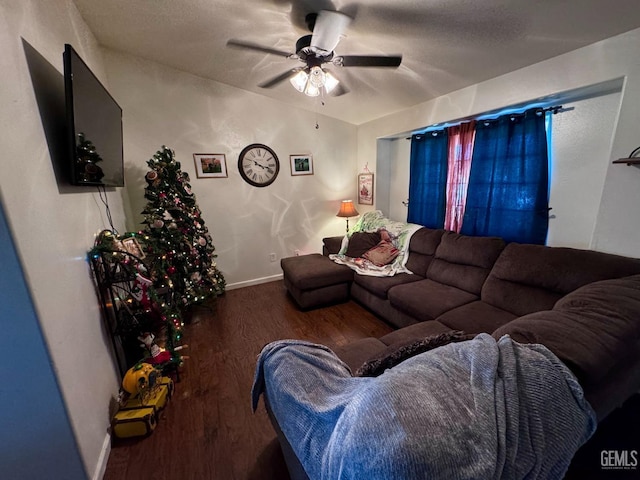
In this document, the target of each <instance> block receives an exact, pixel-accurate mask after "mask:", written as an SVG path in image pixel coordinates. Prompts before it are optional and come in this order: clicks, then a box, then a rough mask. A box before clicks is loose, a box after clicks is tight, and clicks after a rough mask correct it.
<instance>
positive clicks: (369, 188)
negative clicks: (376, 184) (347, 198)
mask: <svg viewBox="0 0 640 480" xmlns="http://www.w3.org/2000/svg"><path fill="white" fill-rule="evenodd" d="M358 204H360V205H373V173H360V174H358Z"/></svg>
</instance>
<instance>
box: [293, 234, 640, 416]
mask: <svg viewBox="0 0 640 480" xmlns="http://www.w3.org/2000/svg"><path fill="white" fill-rule="evenodd" d="M356 235H361V236H366V235H371V234H367V233H362V234H356ZM351 241H352V242H354V243H355V242H357V241H360V242H363V244H365V245H366V244H368V242H367V241H366V240H364V241H363V238H360V239H358V238H356V237H352V240H351ZM341 242H342V237H329V238H325V239H323V244H324V245H323V253H324V255H314V256H309V257H310V258H308V259H305V258H303V257H293V258H292V259H283V270H284V271H285V284H286V285H287V288H288V289H289V291H290V292H291V293H292V294H293V295H294V298H296V299H297V300H298V301H299V299H300V298H302V299H303V301H304V299H306V298H309V296H313V295H314V294H315V293H314V291H313V289H311V291H310V290H305V289H304V285H306V284H309V283H310V282H311V283H312V281H310V280H309V279H308V277H309V276H311V277H314V278H315V277H316V276H318V278H321V279H322V281H321V282H320V286H319V287H318V288H319V289H320V290H323V291H325V290H327V289H328V288H338V287H336V286H332V285H330V286H326V285H327V283H329V284H332V283H334V282H335V283H337V284H338V285H339V288H341V289H343V288H344V286H345V285H347V286H348V285H350V297H351V298H353V299H354V300H356V301H357V302H358V303H360V304H362V305H363V306H364V307H366V308H367V309H369V310H371V311H372V312H374V313H375V314H376V315H378V316H379V317H381V318H383V319H384V320H385V321H387V322H388V323H390V324H391V325H393V326H395V327H396V328H398V330H396V331H394V332H392V333H390V334H388V335H385V336H384V337H382V338H365V339H362V340H359V341H356V342H353V343H351V344H349V345H346V346H344V347H341V348H339V349H337V350H336V354H337V355H338V356H339V357H340V358H342V359H343V360H344V361H345V362H346V363H347V364H348V365H349V366H350V367H351V368H352V370H353V371H354V372H355V371H356V370H357V369H358V367H359V366H361V365H362V364H363V363H364V362H366V361H367V360H368V359H370V358H372V357H374V356H376V355H378V356H379V355H380V354H381V353H383V352H385V351H392V350H393V349H394V348H396V347H397V346H399V345H404V344H407V343H408V342H411V341H415V340H417V339H423V338H425V337H429V336H433V335H438V334H441V333H445V332H451V331H463V332H465V333H468V334H478V333H482V332H485V333H489V334H493V335H502V334H504V333H510V334H511V333H513V338H514V339H515V340H518V341H529V342H536V343H542V344H544V345H546V346H547V347H548V348H550V349H551V350H552V351H553V352H554V353H556V355H558V356H559V357H560V358H561V360H563V361H565V362H566V363H567V364H568V365H569V367H570V368H571V369H572V370H573V371H574V373H576V375H577V376H578V378H579V380H581V382H583V383H584V385H583V386H584V388H585V394H586V396H587V398H588V399H590V400H596V401H595V404H594V409H595V410H596V413H597V414H598V418H599V419H602V418H604V417H606V416H607V415H608V414H609V413H610V412H611V411H612V410H613V409H614V408H615V407H617V406H619V405H620V404H621V403H622V402H623V401H624V400H626V399H627V398H628V397H629V396H631V395H632V393H633V392H634V391H635V390H638V389H640V280H638V279H640V277H631V276H633V275H638V274H640V259H636V258H628V257H623V256H619V255H612V254H607V253H602V252H596V251H591V250H580V249H574V248H562V247H545V246H540V245H526V244H517V243H510V244H506V243H505V242H504V241H503V240H502V239H500V238H497V237H470V236H465V235H460V234H457V233H454V232H449V231H444V230H434V229H429V228H421V229H419V230H418V231H416V232H415V233H414V234H413V235H412V237H411V241H410V243H409V256H408V259H407V264H406V265H407V268H408V269H409V270H411V271H412V272H413V274H409V273H401V274H398V275H395V276H393V277H372V276H367V275H359V274H357V273H353V271H351V270H350V269H349V268H348V267H346V266H344V265H337V264H335V263H334V262H332V261H331V260H329V258H327V256H328V255H329V254H332V253H337V252H338V251H339V249H340V245H341ZM307 263H308V267H309V268H304V267H305V266H306V264H307ZM291 266H297V267H299V268H291ZM311 267H312V268H311ZM310 268H311V269H310ZM319 272H322V273H319ZM296 275H299V276H300V277H301V279H298V278H296ZM304 277H307V278H306V279H305V278H304ZM625 277H628V278H626V279H625ZM331 279H333V281H332V280H331ZM615 279H622V280H619V281H617V280H615ZM604 280H610V282H609V283H606V284H605V286H600V285H599V284H596V283H595V282H600V281H604ZM301 282H302V283H301ZM616 282H619V283H616ZM301 285H302V287H303V288H302V291H301V290H300V286H301ZM589 285H593V286H592V287H591V289H592V290H589V289H587V290H586V292H587V293H585V291H584V290H580V289H581V287H585V286H589ZM625 286H626V287H625ZM625 288H626V290H625ZM342 291H343V290H341V292H342ZM621 291H627V293H629V292H630V293H629V294H628V295H627V296H628V297H629V298H627V299H626V300H624V299H621V297H620V292H621ZM572 292H573V294H575V296H569V295H570V294H572ZM589 292H591V293H589ZM594 292H598V293H597V295H596V294H595V293H594ZM603 292H605V293H603ZM607 292H608V293H607ZM297 295H298V296H297ZM578 295H580V296H581V297H580V298H581V299H582V300H581V302H582V304H583V307H584V308H583V309H582V311H581V312H580V313H579V315H581V318H582V319H583V320H582V321H576V320H575V319H574V318H573V317H575V316H576V315H577V314H576V313H575V306H574V307H573V311H572V313H571V314H568V313H567V312H566V311H565V310H566V305H569V304H572V303H571V302H573V300H572V299H574V298H576V296H578ZM313 298H317V297H313ZM346 298H347V297H346V296H345V295H343V294H341V295H340V296H338V297H335V296H334V297H332V300H330V299H329V298H328V297H326V296H324V297H322V300H327V301H329V302H331V301H341V300H344V299H346ZM625 302H626V303H625ZM299 303H300V301H299ZM321 304H322V301H320V305H321ZM307 306H309V305H307ZM311 306H312V307H316V306H318V302H316V303H313V304H312V305H311ZM623 306H624V308H626V309H627V313H626V314H625V315H627V317H628V316H629V313H628V312H629V311H630V312H634V313H635V317H634V318H633V319H631V320H629V319H627V320H624V321H619V322H618V323H616V321H617V320H620V319H619V318H617V317H616V315H617V316H618V317H619V315H620V312H618V311H617V310H616V309H618V308H622V307H623ZM607 315H608V316H609V317H613V320H611V321H610V322H607ZM623 316H624V315H623ZM627 317H624V318H627ZM616 318H617V320H616ZM556 321H560V323H554V322H556ZM523 325H524V326H523ZM542 325H547V327H548V328H546V329H545V330H544V331H540V330H539V327H540V326H542ZM532 326H533V327H535V328H533V329H532V330H531V328H532ZM527 329H529V330H527ZM614 331H615V334H613V333H612V332H614ZM576 335H577V338H579V339H580V340H579V341H577V340H576ZM602 338H609V339H611V340H612V342H611V344H607V342H602V341H599V340H598V339H602ZM621 345H623V347H621ZM567 346H568V347H567ZM592 346H595V350H594V349H593V348H591V347H592ZM598 349H599V350H598ZM611 349H615V350H616V351H615V352H613V353H611V354H610V355H609V356H608V357H607V355H604V357H607V362H604V363H598V362H596V363H597V364H598V365H600V366H599V367H598V369H599V370H603V369H605V368H604V366H603V365H605V364H606V365H607V367H606V369H605V370H606V372H605V373H602V371H600V373H599V374H598V375H592V372H593V370H594V368H596V365H594V362H592V361H591V362H589V361H588V359H589V358H591V357H593V358H598V355H597V352H598V351H610V350H611ZM567 352H570V353H569V354H568V353H567ZM576 352H581V354H580V355H578V354H577V353H576ZM594 355H595V356H594ZM576 358H578V359H579V361H577V362H576ZM581 362H582V363H581ZM585 372H587V373H586V374H585ZM621 379H624V380H623V381H621ZM634 389H635V390H634ZM604 391H606V392H608V393H607V394H604V393H603V392H604Z"/></svg>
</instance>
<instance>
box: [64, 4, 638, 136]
mask: <svg viewBox="0 0 640 480" xmlns="http://www.w3.org/2000/svg"><path fill="white" fill-rule="evenodd" d="M74 1H75V3H76V5H77V6H78V9H79V10H80V13H81V14H82V16H83V18H84V19H85V21H86V22H87V24H88V25H89V28H90V29H91V30H92V31H93V33H94V34H95V36H96V37H97V39H98V41H99V42H100V43H101V44H102V45H104V46H106V47H109V48H111V49H114V50H119V51H123V52H128V53H130V54H133V55H137V56H140V57H144V58H147V59H150V60H153V61H156V62H158V63H161V64H164V65H168V66H171V67H174V68H177V69H180V70H183V71H186V72H191V73H193V74H195V75H199V76H202V77H205V78H210V79H212V80H216V81H218V82H222V83H225V84H228V85H233V86H235V87H238V88H242V89H245V90H250V91H253V92H256V93H259V94H262V95H266V96H269V97H272V98H275V99H277V100H280V101H283V102H287V103H289V104H292V105H295V106H298V107H300V108H305V109H308V110H316V109H317V110H318V111H319V112H320V113H322V114H325V115H328V116H331V117H335V118H339V119H342V120H345V121H347V122H350V123H354V124H360V123H363V122H366V121H369V120H372V119H374V118H378V117H381V116H383V115H386V114H388V113H391V112H395V111H397V110H401V109H403V108H406V107H409V106H411V105H415V104H416V103H420V102H424V101H427V100H429V99H432V98H435V97H438V96H441V95H444V94H446V93H449V92H452V91H454V90H457V89H460V88H463V87H466V86H469V85H473V84H475V83H478V82H481V81H484V80H487V79H490V78H493V77H496V76H498V75H501V74H503V73H507V72H510V71H513V70H516V69H518V68H521V67H524V66H527V65H531V64H533V63H537V62H539V61H542V60H544V59H547V58H551V57H554V56H557V55H560V54H562V53H565V52H568V51H571V50H575V49H577V48H579V47H582V46H584V45H588V44H591V43H594V42H597V41H599V40H602V39H604V38H608V37H611V36H614V35H617V34H619V33H623V32H626V31H629V30H632V29H634V28H637V27H640V3H639V1H638V0H536V1H532V0H393V1H391V0H366V1H362V2H359V3H354V2H343V1H339V0H335V1H330V0H109V1H105V0H74ZM322 9H326V10H338V11H341V12H345V13H347V14H349V15H351V16H352V17H353V18H354V20H353V22H352V23H351V25H350V26H349V28H348V30H347V32H346V37H345V38H343V39H342V40H341V42H340V44H339V45H338V47H337V48H336V50H335V51H336V53H337V54H338V55H354V54H362V55H381V54H383V55H384V54H402V55H403V60H402V64H401V65H400V67H399V68H397V69H394V68H390V69H385V68H357V67H350V68H340V69H336V68H334V72H335V73H336V75H337V76H338V77H339V78H340V80H341V81H342V82H344V83H345V84H346V86H347V87H348V88H349V90H350V92H349V93H348V94H346V95H343V96H340V97H329V98H327V99H326V100H325V102H324V105H320V104H319V102H318V100H317V99H313V98H309V97H305V96H304V95H302V94H301V93H298V92H296V91H295V90H294V89H293V87H291V85H289V83H288V82H283V83H281V84H279V85H278V86H276V87H275V88H272V89H262V88H259V87H257V84H259V83H261V82H264V81H265V80H268V79H270V78H272V77H275V76H276V75H279V74H281V73H283V72H285V71H287V70H289V69H291V68H294V67H296V66H298V65H301V64H300V63H299V62H298V61H297V60H291V59H287V58H284V57H279V56H276V55H269V54H264V53H260V52H253V51H246V50H239V49H234V48H229V47H227V46H226V42H227V40H229V39H231V38H234V39H237V40H243V41H248V42H253V43H258V44H260V45H264V46H266V47H270V48H276V49H279V50H285V51H291V52H293V51H294V50H295V48H294V46H295V42H296V40H297V39H298V38H299V37H300V36H302V35H305V34H308V33H309V32H308V31H307V29H306V26H305V25H304V17H305V15H306V14H307V13H310V12H317V11H319V10H322Z"/></svg>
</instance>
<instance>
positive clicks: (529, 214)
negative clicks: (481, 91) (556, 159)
mask: <svg viewBox="0 0 640 480" xmlns="http://www.w3.org/2000/svg"><path fill="white" fill-rule="evenodd" d="M548 184H549V170H548V156H547V138H546V131H545V116H544V112H543V111H542V110H540V109H531V110H527V111H526V112H525V113H524V114H520V115H504V116H502V117H500V118H498V119H497V120H495V121H491V122H482V121H479V122H478V123H477V124H476V138H475V144H474V149H473V160H472V162H471V173H470V176H469V189H468V191H467V205H466V210H465V214H464V220H463V222H462V230H461V233H463V234H465V235H481V236H499V237H502V238H504V239H505V240H506V241H511V242H520V243H535V244H540V245H544V243H545V241H546V238H547V229H548V227H549V217H548V206H549V197H548Z"/></svg>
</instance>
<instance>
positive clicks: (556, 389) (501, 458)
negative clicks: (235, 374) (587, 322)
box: [252, 334, 596, 480]
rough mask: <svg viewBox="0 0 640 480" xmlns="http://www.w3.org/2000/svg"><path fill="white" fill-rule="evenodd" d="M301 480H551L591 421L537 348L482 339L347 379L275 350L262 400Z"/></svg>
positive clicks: (332, 365) (304, 347) (263, 372)
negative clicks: (378, 372)
mask: <svg viewBox="0 0 640 480" xmlns="http://www.w3.org/2000/svg"><path fill="white" fill-rule="evenodd" d="M263 392H264V394H265V397H266V398H267V399H268V402H269V405H270V407H271V411H272V413H273V416H274V417H275V420H276V421H277V422H278V425H279V426H280V428H281V430H282V432H283V433H284V435H285V436H286V437H287V439H288V441H289V443H290V444H291V446H292V447H293V449H294V452H295V454H296V456H297V457H298V459H299V460H300V463H301V464H302V466H303V467H304V469H305V471H306V473H307V475H308V476H309V478H310V479H327V480H329V479H330V480H337V479H355V478H366V479H367V480H377V479H380V480H383V479H384V480H387V479H419V478H420V479H422V478H433V479H479V478H482V479H500V478H501V479H520V478H539V479H554V478H557V479H560V478H562V477H563V475H564V473H565V472H566V470H567V468H568V465H569V462H570V461H571V458H572V457H573V455H574V453H575V451H576V450H577V449H578V448H579V447H580V445H582V444H583V443H584V442H585V441H586V440H587V439H588V438H589V437H590V436H591V434H592V433H593V431H594V430H595V427H596V418H595V414H594V413H593V410H592V409H591V407H590V405H589V404H588V403H587V402H586V400H585V399H584V397H583V392H582V389H581V387H580V385H579V384H578V382H577V380H576V379H575V377H574V376H573V374H572V373H571V372H570V371H569V370H568V369H567V368H566V367H565V366H564V364H562V363H561V362H560V361H559V360H558V359H557V357H555V355H553V354H552V353H551V352H550V351H549V350H548V349H546V348H545V347H543V346H542V345H536V344H531V345H522V344H519V343H517V342H514V341H513V340H511V338H510V337H509V336H507V335H505V336H504V337H502V338H501V339H500V340H498V341H496V340H495V339H493V338H492V337H491V336H489V335H487V334H480V335H478V336H477V337H475V338H474V339H473V340H468V341H465V342H460V343H452V344H449V345H446V346H444V347H440V348H437V349H435V350H431V351H429V352H426V353H423V354H420V355H417V356H415V357H412V358H410V359H408V360H406V361H404V362H402V363H401V364H399V365H397V366H395V367H394V368H391V369H389V370H387V371H385V373H383V374H382V375H380V376H378V377H352V376H351V373H350V371H349V369H348V367H347V366H346V364H344V363H343V362H342V361H341V360H340V359H338V358H337V357H336V356H335V355H334V354H333V353H332V352H331V351H330V350H329V349H328V348H327V347H324V346H321V345H315V344H312V343H307V342H303V341H294V340H283V341H278V342H273V343H271V344H269V345H267V346H266V347H265V348H264V349H263V351H262V353H261V354H260V356H259V357H258V363H257V367H256V373H255V379H254V385H253V391H252V400H253V408H254V410H255V408H256V407H257V403H258V399H259V396H260V394H261V393H263Z"/></svg>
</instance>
